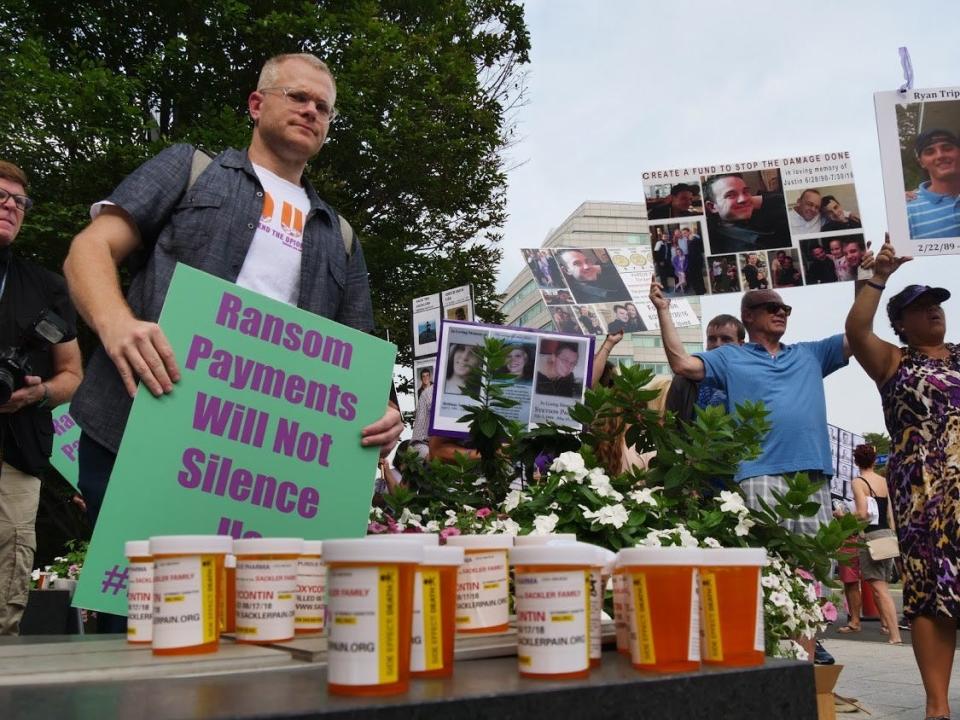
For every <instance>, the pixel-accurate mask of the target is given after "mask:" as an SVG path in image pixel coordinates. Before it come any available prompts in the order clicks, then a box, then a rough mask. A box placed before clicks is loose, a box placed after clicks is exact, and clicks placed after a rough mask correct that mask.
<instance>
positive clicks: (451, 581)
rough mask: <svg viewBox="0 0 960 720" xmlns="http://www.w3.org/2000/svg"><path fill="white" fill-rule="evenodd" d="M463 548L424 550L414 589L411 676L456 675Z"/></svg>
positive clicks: (427, 548)
mask: <svg viewBox="0 0 960 720" xmlns="http://www.w3.org/2000/svg"><path fill="white" fill-rule="evenodd" d="M463 556H464V553H463V548H459V547H432V546H426V547H424V548H423V562H422V563H421V564H420V568H419V569H418V570H417V573H416V578H415V581H414V586H413V628H412V630H411V636H410V675H411V676H413V677H448V676H450V675H452V674H453V649H454V645H455V644H456V639H455V635H456V616H457V569H458V568H459V567H460V566H461V565H463Z"/></svg>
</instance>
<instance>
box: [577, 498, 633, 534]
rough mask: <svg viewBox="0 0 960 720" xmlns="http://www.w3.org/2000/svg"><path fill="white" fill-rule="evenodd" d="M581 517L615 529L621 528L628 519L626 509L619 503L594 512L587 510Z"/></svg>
mask: <svg viewBox="0 0 960 720" xmlns="http://www.w3.org/2000/svg"><path fill="white" fill-rule="evenodd" d="M583 516H584V517H585V518H587V519H588V520H596V521H597V522H598V523H600V524H601V525H613V526H614V527H615V528H621V527H623V526H624V525H626V523H627V520H629V519H630V516H629V514H628V513H627V509H626V508H625V507H624V506H623V505H621V504H620V503H617V504H616V505H605V506H603V507H602V508H600V509H599V510H597V511H595V512H594V511H590V510H588V511H587V512H585V513H584V514H583Z"/></svg>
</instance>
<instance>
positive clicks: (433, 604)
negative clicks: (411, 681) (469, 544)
mask: <svg viewBox="0 0 960 720" xmlns="http://www.w3.org/2000/svg"><path fill="white" fill-rule="evenodd" d="M364 539H366V540H370V541H372V542H380V543H382V542H394V543H399V542H412V543H417V544H419V545H422V546H423V552H424V561H423V563H422V564H421V565H420V567H418V568H417V571H416V573H415V574H414V578H413V625H412V627H411V630H410V676H411V677H444V676H447V675H450V674H451V673H452V672H453V646H454V640H453V637H452V636H451V637H450V638H449V639H447V638H446V637H445V633H446V632H447V629H448V628H447V625H449V631H450V633H453V631H454V619H455V616H456V601H457V598H456V593H457V567H458V566H460V565H462V564H463V548H453V547H450V548H440V547H439V545H440V536H439V535H437V534H435V533H381V534H378V535H367V536H366V538H364ZM441 550H442V551H444V552H438V551H441ZM428 557H429V558H430V559H431V562H432V565H431V566H430V567H429V568H427V567H424V565H426V562H427V560H426V559H427V558H428ZM443 558H446V559H447V561H446V562H440V563H438V562H437V560H438V559H443ZM441 580H442V582H441ZM441 588H443V589H444V590H449V593H452V595H450V594H449V593H448V594H447V595H442V596H441ZM448 596H449V597H448ZM447 602H452V603H453V605H452V607H450V608H448V607H447V606H446V604H443V603H447ZM447 656H449V657H447Z"/></svg>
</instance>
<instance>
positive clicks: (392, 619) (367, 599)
mask: <svg viewBox="0 0 960 720" xmlns="http://www.w3.org/2000/svg"><path fill="white" fill-rule="evenodd" d="M399 575H400V571H399V568H398V567H397V566H396V565H384V566H380V567H332V568H330V569H329V575H328V579H329V592H330V598H329V604H328V609H329V611H330V626H329V627H328V628H327V635H328V637H329V640H328V642H327V654H328V656H329V662H328V665H327V667H328V673H329V675H328V679H329V681H330V682H331V683H334V684H337V685H386V684H388V683H395V682H398V680H399V674H400V668H399V665H400V652H401V648H400V647H399V644H400V608H399V601H400V598H399V593H400V586H399Z"/></svg>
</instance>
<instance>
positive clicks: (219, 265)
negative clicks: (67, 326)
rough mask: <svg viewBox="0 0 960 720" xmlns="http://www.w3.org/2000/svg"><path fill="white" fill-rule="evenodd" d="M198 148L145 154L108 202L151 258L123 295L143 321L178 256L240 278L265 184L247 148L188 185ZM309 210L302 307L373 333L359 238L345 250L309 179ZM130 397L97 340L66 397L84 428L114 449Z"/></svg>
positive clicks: (153, 312) (153, 313)
mask: <svg viewBox="0 0 960 720" xmlns="http://www.w3.org/2000/svg"><path fill="white" fill-rule="evenodd" d="M193 152H194V149H193V147H192V146H190V145H173V146H171V147H169V148H167V149H166V150H164V151H163V152H161V153H160V154H159V155H157V156H156V157H154V158H152V159H151V160H148V161H147V162H145V163H144V164H143V165H141V166H140V167H139V168H137V169H136V170H134V171H133V172H132V173H131V174H130V175H128V176H127V177H126V178H124V180H123V182H121V183H120V185H119V186H118V187H117V188H116V190H114V191H113V193H112V194H111V195H110V197H109V198H108V200H109V201H110V202H112V203H114V204H116V205H118V206H120V207H122V208H123V209H124V210H125V211H126V212H127V213H128V214H129V215H130V217H131V218H132V219H133V221H134V223H136V225H137V228H138V229H139V230H140V237H141V240H142V247H141V249H142V251H143V253H144V255H145V256H146V261H145V263H144V265H143V267H142V268H140V269H139V272H137V274H136V275H135V276H134V278H133V282H132V283H131V285H130V291H129V292H128V293H127V302H129V303H130V307H131V309H132V310H133V312H134V314H135V315H136V316H137V317H138V318H141V319H142V320H148V321H150V322H156V321H157V318H159V317H160V309H161V308H162V307H163V301H164V298H165V297H166V294H167V287H168V286H169V285H170V279H171V278H172V277H173V270H174V267H176V264H177V263H178V262H182V263H185V264H187V265H190V266H192V267H195V268H197V269H199V270H203V271H204V272H207V273H210V274H211V275H216V276H217V277H220V278H223V279H224V280H229V281H230V282H236V280H237V276H238V275H239V273H240V268H241V267H242V266H243V261H244V258H246V255H247V250H248V249H249V247H250V243H251V242H252V241H253V236H254V233H255V232H256V229H257V223H258V221H259V220H260V213H261V211H262V209H263V187H262V186H261V185H260V181H259V179H258V178H257V175H256V173H255V172H254V170H253V166H252V165H251V164H250V160H249V159H248V158H247V152H246V150H233V149H228V150H226V151H224V152H223V153H221V154H220V155H218V156H217V157H216V159H214V161H213V162H212V163H211V165H210V167H208V168H207V169H206V170H205V171H204V172H203V174H202V175H200V177H199V178H197V181H196V182H195V183H194V184H193V186H192V187H190V189H189V190H187V183H188V181H189V178H190V163H191V160H192V159H193ZM304 188H305V189H306V192H307V197H309V199H310V212H309V214H308V215H307V218H306V221H305V223H304V230H303V255H302V257H301V261H300V262H301V265H300V298H299V300H298V302H297V306H298V307H300V308H303V309H304V310H309V311H310V312H313V313H316V314H317V315H322V316H323V317H326V318H330V319H331V320H335V321H336V322H339V323H343V324H344V325H349V326H351V327H354V328H357V329H358V330H363V331H364V332H369V331H370V330H372V329H373V309H372V307H371V303H370V286H369V281H368V278H367V266H366V263H365V262H364V260H363V252H362V250H361V248H360V243H359V241H357V240H354V247H353V249H352V252H351V254H350V255H349V257H348V256H347V253H346V252H345V250H344V247H343V237H342V235H341V233H340V224H339V222H338V220H337V215H336V212H335V211H334V210H333V208H331V207H330V206H329V205H327V204H326V203H325V202H323V201H322V200H321V199H320V198H319V197H318V196H317V193H316V191H315V190H314V189H313V187H311V186H310V184H309V183H308V182H306V180H304ZM131 404H132V400H131V398H130V396H129V395H127V391H126V390H125V389H124V387H123V382H122V381H121V380H120V375H119V373H118V372H117V369H116V366H115V365H114V364H113V361H112V360H110V358H109V357H108V356H107V354H106V353H105V352H104V350H103V348H102V347H98V348H97V350H96V352H95V353H94V354H93V356H92V357H91V358H90V362H89V363H88V364H87V367H86V372H85V376H84V379H83V382H82V383H81V385H80V388H79V389H78V390H77V393H76V395H75V396H74V398H73V402H72V403H71V405H70V413H71V414H72V415H73V417H74V419H75V420H76V421H77V422H78V423H79V425H80V427H81V428H83V431H84V432H85V433H87V435H89V436H90V437H91V438H92V439H93V440H95V441H96V442H98V443H99V444H101V445H103V446H104V447H107V448H109V449H110V450H112V451H113V452H116V451H117V448H118V447H119V446H120V438H121V437H122V436H123V430H124V427H125V426H126V423H127V416H128V415H129V413H130V406H131Z"/></svg>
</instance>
